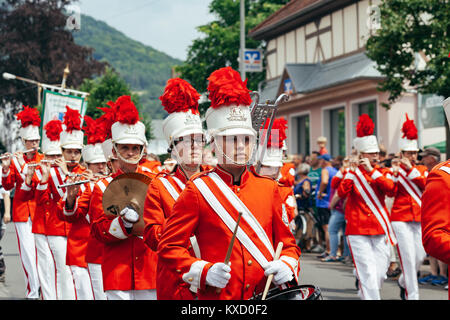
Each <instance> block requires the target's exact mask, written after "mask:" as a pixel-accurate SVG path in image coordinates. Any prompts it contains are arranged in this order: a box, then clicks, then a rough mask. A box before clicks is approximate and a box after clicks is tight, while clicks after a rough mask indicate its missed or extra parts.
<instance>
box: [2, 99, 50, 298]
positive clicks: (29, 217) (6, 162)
mask: <svg viewBox="0 0 450 320" xmlns="http://www.w3.org/2000/svg"><path fill="white" fill-rule="evenodd" d="M16 117H17V119H18V120H19V121H20V123H21V128H20V131H19V135H20V137H21V139H22V143H23V144H24V146H25V151H26V152H16V153H14V154H10V153H7V154H5V155H4V156H2V159H1V162H2V185H3V188H5V190H7V191H9V190H12V189H13V188H16V189H15V190H16V193H15V195H14V199H13V207H12V221H13V222H14V225H15V230H16V235H17V240H18V243H19V256H20V259H21V262H22V266H23V269H24V273H25V276H26V282H27V287H26V290H27V291H26V297H27V298H29V299H37V298H39V279H38V274H37V269H36V248H35V242H34V236H33V233H32V231H31V229H32V221H33V217H34V214H35V210H36V202H35V201H34V199H31V200H29V201H27V200H24V199H23V197H22V196H21V193H22V191H21V187H22V184H23V183H24V180H25V176H24V173H23V169H24V167H25V165H26V164H27V163H31V162H39V161H40V160H41V159H42V158H43V156H42V155H41V154H40V153H38V152H37V150H38V146H39V142H40V139H41V137H40V135H39V126H40V123H41V118H40V116H39V111H38V110H37V109H35V108H29V107H28V106H24V110H22V111H21V112H19V113H18V114H16Z"/></svg>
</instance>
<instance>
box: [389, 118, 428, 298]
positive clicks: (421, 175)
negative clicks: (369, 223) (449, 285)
mask: <svg viewBox="0 0 450 320" xmlns="http://www.w3.org/2000/svg"><path fill="white" fill-rule="evenodd" d="M402 133H403V136H402V138H401V139H400V141H399V145H400V156H401V158H400V160H398V159H396V161H393V162H392V169H391V171H392V172H393V175H394V182H395V190H394V197H395V198H394V204H393V206H392V210H391V221H392V228H393V229H394V232H395V235H396V236H397V240H398V244H397V251H398V254H399V258H400V265H401V268H402V273H401V275H400V278H399V279H398V285H399V286H400V296H401V298H402V299H403V300H406V299H408V300H419V284H418V282H417V272H418V271H419V268H420V266H421V265H422V262H423V260H424V259H425V256H426V253H425V250H424V248H423V245H422V231H421V226H420V220H421V219H420V208H421V206H422V200H421V198H422V192H423V190H424V189H425V182H426V176H427V175H428V171H427V168H426V167H425V166H416V165H415V162H416V161H417V154H418V151H419V148H418V146H417V128H416V126H415V125H414V121H413V120H410V119H409V118H408V114H406V121H405V122H404V123H403V126H402Z"/></svg>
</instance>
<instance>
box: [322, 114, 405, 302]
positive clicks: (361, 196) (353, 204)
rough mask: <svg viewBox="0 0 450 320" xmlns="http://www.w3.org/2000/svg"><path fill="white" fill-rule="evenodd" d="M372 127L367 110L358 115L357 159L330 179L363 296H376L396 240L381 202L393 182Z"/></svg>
mask: <svg viewBox="0 0 450 320" xmlns="http://www.w3.org/2000/svg"><path fill="white" fill-rule="evenodd" d="M374 127H375V125H374V123H373V121H372V119H370V117H369V116H368V115H367V114H363V115H361V117H360V118H359V121H358V123H357V126H356V131H357V137H356V138H355V139H354V145H355V148H356V150H357V151H358V154H359V156H358V159H355V158H352V159H350V168H349V169H348V171H346V170H343V171H340V172H339V173H338V174H337V175H336V178H335V179H334V180H333V181H332V186H333V187H337V186H338V189H337V192H336V194H335V196H334V197H333V199H332V202H331V203H330V207H331V208H333V207H334V205H335V204H336V203H337V202H338V201H339V200H340V199H343V198H347V203H346V208H345V219H346V220H347V225H346V230H345V235H346V236H347V239H348V245H349V248H350V250H351V252H352V256H353V260H354V263H355V271H356V277H357V283H358V295H359V297H360V298H361V299H363V300H379V299H380V288H381V286H382V284H383V282H384V279H385V276H386V272H387V269H388V266H389V258H390V247H389V245H395V244H396V243H397V239H396V237H395V233H394V231H393V229H392V226H391V223H390V219H389V212H388V210H387V208H386V204H385V197H386V196H388V197H392V196H393V191H394V182H393V180H392V175H391V172H390V171H389V169H387V168H380V167H379V166H378V157H379V147H378V142H377V138H376V136H375V135H373V131H374Z"/></svg>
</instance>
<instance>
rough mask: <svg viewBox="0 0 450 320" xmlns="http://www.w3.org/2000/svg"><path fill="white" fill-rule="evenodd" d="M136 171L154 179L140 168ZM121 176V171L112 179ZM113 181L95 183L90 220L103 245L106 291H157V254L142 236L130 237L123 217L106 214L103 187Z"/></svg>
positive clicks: (105, 180)
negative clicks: (103, 202)
mask: <svg viewBox="0 0 450 320" xmlns="http://www.w3.org/2000/svg"><path fill="white" fill-rule="evenodd" d="M136 172H138V173H143V174H146V175H148V176H150V177H154V175H153V174H151V173H149V172H148V171H147V170H143V169H142V168H141V167H140V166H139V167H138V169H137V171H136ZM122 173H123V172H120V171H119V172H117V173H116V174H114V175H112V176H111V178H115V177H117V176H118V175H119V174H122ZM110 181H111V179H110V178H106V179H102V180H100V181H99V182H97V183H96V184H95V186H94V190H93V192H92V198H91V203H90V207H89V217H90V219H92V221H93V223H92V226H91V228H92V229H91V232H93V234H94V236H95V237H96V238H97V239H98V240H99V241H101V242H103V243H104V249H103V250H104V251H103V261H102V273H103V286H104V289H105V291H107V290H122V291H128V290H147V289H155V288H156V263H157V255H156V253H155V252H153V251H152V250H150V248H148V247H147V246H146V245H145V244H144V240H142V239H141V237H138V236H135V235H132V234H129V233H128V232H127V230H126V229H125V227H124V225H123V221H122V219H121V218H120V217H115V218H114V217H110V216H107V215H106V214H105V213H104V211H103V206H102V198H103V192H104V190H102V188H106V187H107V186H108V185H109V183H110Z"/></svg>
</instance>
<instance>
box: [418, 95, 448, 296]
mask: <svg viewBox="0 0 450 320" xmlns="http://www.w3.org/2000/svg"><path fill="white" fill-rule="evenodd" d="M444 110H445V114H446V116H447V122H449V123H450V98H447V99H445V100H444ZM421 213H422V217H421V218H422V219H421V225H422V242H423V246H424V248H425V251H426V252H427V253H428V254H429V255H430V256H433V257H435V258H436V259H438V260H441V261H443V262H444V263H446V264H448V265H450V160H447V161H445V162H443V163H440V164H438V165H437V166H436V167H434V168H433V170H431V172H430V174H429V175H428V178H427V183H426V186H425V191H424V193H423V196H422V210H421ZM448 298H449V300H450V291H449V293H448Z"/></svg>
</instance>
